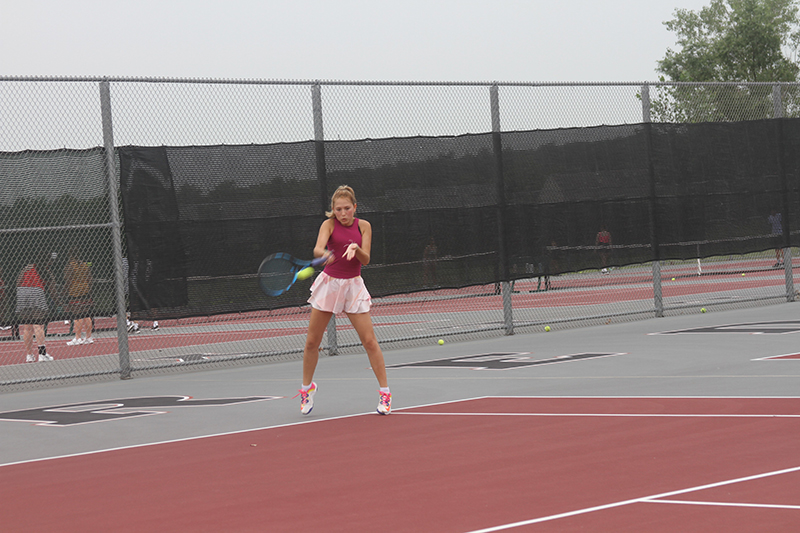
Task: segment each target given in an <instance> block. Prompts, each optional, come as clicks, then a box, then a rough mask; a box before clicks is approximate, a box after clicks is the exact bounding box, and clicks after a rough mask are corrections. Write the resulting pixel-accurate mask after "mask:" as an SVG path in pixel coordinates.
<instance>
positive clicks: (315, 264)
mask: <svg viewBox="0 0 800 533" xmlns="http://www.w3.org/2000/svg"><path fill="white" fill-rule="evenodd" d="M327 259H328V258H327V257H325V256H322V257H317V258H316V259H314V260H313V261H311V266H313V267H318V266H320V265H321V264H323V263H324V262H325V261H327Z"/></svg>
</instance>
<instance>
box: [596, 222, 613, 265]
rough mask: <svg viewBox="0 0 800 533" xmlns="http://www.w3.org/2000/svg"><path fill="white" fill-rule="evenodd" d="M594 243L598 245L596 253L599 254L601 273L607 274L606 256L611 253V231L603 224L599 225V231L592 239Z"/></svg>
mask: <svg viewBox="0 0 800 533" xmlns="http://www.w3.org/2000/svg"><path fill="white" fill-rule="evenodd" d="M594 245H595V246H598V247H599V248H598V253H599V254H600V265H601V267H602V270H600V272H602V273H603V274H608V268H606V267H607V266H608V256H609V254H610V253H611V233H609V231H608V229H607V228H606V227H605V226H600V231H598V232H597V236H596V237H595V239H594Z"/></svg>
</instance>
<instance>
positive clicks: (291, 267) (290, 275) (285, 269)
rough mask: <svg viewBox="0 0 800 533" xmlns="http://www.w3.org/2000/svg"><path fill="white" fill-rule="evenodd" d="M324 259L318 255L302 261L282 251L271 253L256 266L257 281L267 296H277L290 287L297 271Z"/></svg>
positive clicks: (294, 280) (316, 264) (322, 261)
mask: <svg viewBox="0 0 800 533" xmlns="http://www.w3.org/2000/svg"><path fill="white" fill-rule="evenodd" d="M326 259H327V257H318V258H317V259H314V260H313V261H304V260H302V259H297V258H295V257H292V256H291V255H289V254H286V253H283V252H279V253H277V254H272V255H270V256H269V257H267V258H266V259H264V260H263V261H261V266H260V267H258V283H259V285H260V286H261V290H262V291H264V294H266V295H267V296H279V295H281V294H283V293H284V292H286V291H288V290H289V289H291V288H292V285H294V283H295V282H296V281H297V273H298V272H300V271H301V270H303V269H304V268H306V267H307V266H313V267H316V266H319V265H321V264H323V263H324V262H325V260H326Z"/></svg>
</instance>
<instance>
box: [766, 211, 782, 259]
mask: <svg viewBox="0 0 800 533" xmlns="http://www.w3.org/2000/svg"><path fill="white" fill-rule="evenodd" d="M767 221H768V222H769V226H770V229H771V230H772V240H773V241H774V242H775V264H774V265H772V266H773V267H774V268H778V267H781V266H783V248H781V245H782V244H783V243H782V242H781V236H782V235H783V218H782V217H781V214H780V213H778V212H777V211H775V210H774V209H773V210H772V212H770V214H769V216H768V217H767Z"/></svg>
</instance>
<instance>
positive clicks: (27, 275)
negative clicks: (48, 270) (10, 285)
mask: <svg viewBox="0 0 800 533" xmlns="http://www.w3.org/2000/svg"><path fill="white" fill-rule="evenodd" d="M37 264H38V263H31V264H30V265H27V266H26V267H25V268H24V269H23V270H22V272H20V274H19V277H18V278H17V307H16V312H17V316H18V318H19V323H20V324H19V332H20V336H21V337H22V344H23V345H24V347H25V359H26V362H28V363H34V362H36V361H37V360H38V361H39V362H42V361H52V360H53V357H52V356H51V355H50V354H48V353H47V347H46V346H45V334H44V325H45V324H46V323H47V312H48V307H47V298H46V297H45V283H44V281H43V280H42V277H41V276H40V275H39V268H38V266H37ZM34 337H35V338H36V344H37V346H38V354H37V353H36V352H35V351H34V348H33V341H34Z"/></svg>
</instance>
